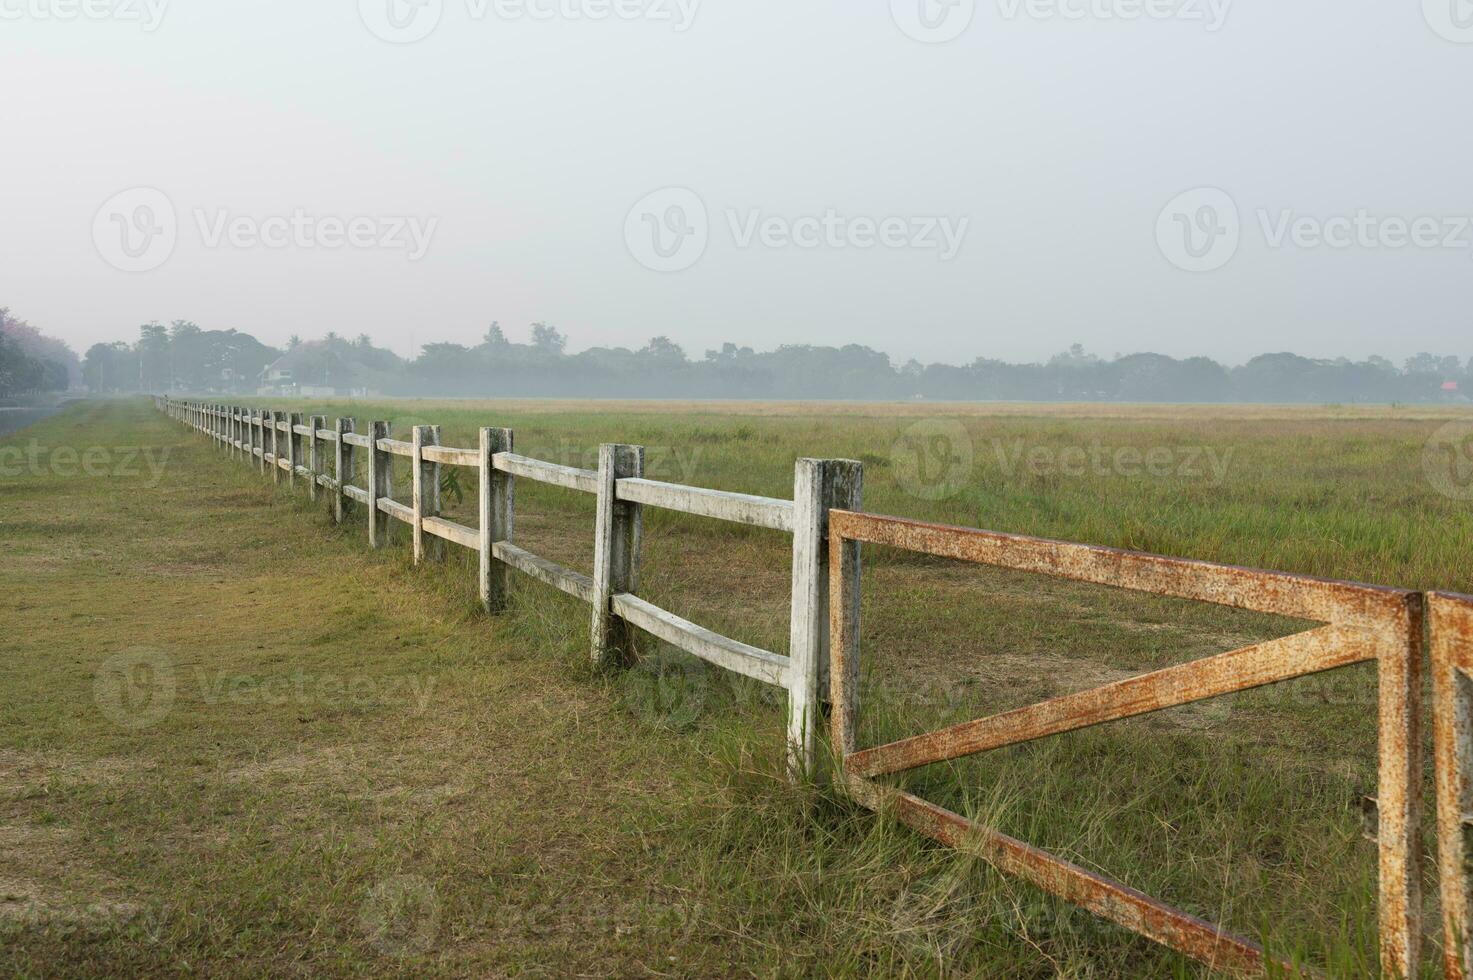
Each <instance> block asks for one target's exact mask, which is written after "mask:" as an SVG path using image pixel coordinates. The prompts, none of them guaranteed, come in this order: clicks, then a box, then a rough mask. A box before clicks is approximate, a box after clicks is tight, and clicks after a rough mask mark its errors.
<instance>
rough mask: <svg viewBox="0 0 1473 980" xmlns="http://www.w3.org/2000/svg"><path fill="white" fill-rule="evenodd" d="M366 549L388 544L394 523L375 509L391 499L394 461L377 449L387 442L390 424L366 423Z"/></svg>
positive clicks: (388, 454) (386, 453)
mask: <svg viewBox="0 0 1473 980" xmlns="http://www.w3.org/2000/svg"><path fill="white" fill-rule="evenodd" d="M368 438H369V448H368V545H369V547H370V548H381V547H383V546H384V545H386V544H388V543H389V534H390V531H389V529H390V527H392V526H393V522H394V519H393V518H392V517H390V516H389V515H388V514H385V513H384V512H383V511H381V510H379V509H378V502H379V501H380V500H381V499H383V498H384V497H392V496H393V495H394V466H393V463H394V457H393V455H392V454H390V453H389V451H388V450H387V449H380V448H379V447H378V441H379V440H380V439H387V438H389V423H387V422H370V423H368Z"/></svg>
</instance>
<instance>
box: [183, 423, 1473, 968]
mask: <svg viewBox="0 0 1473 980" xmlns="http://www.w3.org/2000/svg"><path fill="white" fill-rule="evenodd" d="M155 403H156V405H157V406H158V408H159V409H160V410H161V411H163V412H165V413H166V414H168V415H169V416H170V417H172V418H174V419H177V420H178V421H180V422H182V423H184V424H186V425H189V426H191V427H193V428H194V429H197V430H199V431H201V432H204V433H206V434H208V435H209V436H211V437H212V438H213V439H214V440H215V441H216V442H217V443H218V444H219V445H220V447H221V448H222V449H223V450H224V451H226V452H228V453H230V454H231V455H232V456H233V457H234V458H236V459H239V460H242V461H244V462H246V463H248V464H250V465H254V466H256V467H257V468H258V469H259V471H260V473H261V474H262V475H265V474H266V473H268V472H269V473H270V474H271V477H272V479H273V481H275V482H278V483H280V482H281V481H283V480H286V481H288V482H289V483H290V484H292V485H295V484H296V483H297V482H298V480H300V481H302V482H303V483H305V484H306V487H307V492H308V493H309V494H310V495H312V496H313V497H316V496H317V495H318V493H319V491H320V490H325V491H326V492H327V493H328V495H329V498H330V504H331V511H332V514H333V518H334V520H335V521H337V522H342V521H343V520H344V519H345V517H346V516H347V515H348V514H349V513H350V512H351V511H352V509H353V508H354V507H355V505H361V507H362V509H363V512H364V515H365V517H366V519H367V528H368V539H369V543H370V545H371V546H372V547H380V546H382V545H383V544H385V543H386V542H387V541H388V540H389V535H390V529H391V527H392V526H393V524H394V523H400V524H405V525H408V526H409V527H410V528H411V530H412V533H413V543H414V560H415V562H416V563H419V562H423V561H427V560H434V559H435V558H437V557H439V556H440V555H441V554H442V547H441V546H442V545H443V544H444V543H445V542H449V543H450V544H453V545H456V546H457V547H462V548H466V549H468V550H470V551H474V552H477V553H478V555H479V575H478V577H479V594H480V598H481V601H482V604H483V606H484V608H485V609H486V611H487V612H492V613H494V612H499V611H501V610H502V609H503V608H504V606H505V602H506V589H507V577H508V572H511V571H515V572H521V573H522V574H525V575H527V576H529V577H531V578H533V579H536V580H537V581H539V582H542V583H544V584H546V585H549V586H552V587H553V588H555V589H558V590H559V591H561V592H564V593H566V594H568V595H570V596H573V597H574V598H577V599H579V600H581V601H583V602H586V603H588V604H590V606H591V607H592V616H591V629H590V633H591V643H590V649H591V656H592V657H593V658H594V660H596V661H597V662H599V663H603V664H610V665H613V664H618V663H621V662H623V661H625V660H626V659H627V658H628V657H629V656H630V655H631V654H632V652H633V649H634V639H635V636H634V632H633V631H634V630H636V629H637V630H642V631H644V632H645V633H648V634H650V635H651V636H654V637H656V638H657V639H659V640H662V641H664V642H665V643H668V644H670V645H672V646H674V647H677V648H679V649H681V650H684V651H686V652H688V653H690V654H692V655H693V656H696V657H699V658H701V659H703V660H705V661H707V662H708V663H711V664H713V665H714V666H717V667H719V668H722V669H725V670H729V671H732V672H733V673H736V674H740V675H742V676H745V677H750V678H752V679H754V680H756V681H759V682H761V683H764V684H770V685H772V686H774V687H779V688H783V689H785V690H786V691H787V694H788V709H787V728H786V730H787V742H788V758H789V762H790V765H791V767H792V769H793V771H794V772H796V773H802V772H807V771H809V770H810V769H811V768H812V766H813V765H814V762H815V760H816V758H817V749H818V746H817V729H818V717H819V715H820V700H821V699H822V698H824V697H825V695H827V699H828V700H829V701H830V702H831V704H832V708H833V715H832V737H833V750H834V754H835V757H836V759H837V760H838V765H839V768H840V773H841V781H842V784H843V786H844V787H845V788H846V789H847V790H848V792H849V793H850V794H851V795H852V796H853V797H854V798H855V799H856V800H858V801H859V802H860V803H862V804H864V805H865V806H867V807H869V808H871V809H874V810H877V811H885V812H891V813H893V814H894V815H895V816H896V817H897V818H898V819H899V820H900V821H902V822H904V823H906V824H908V825H909V826H911V827H913V828H915V829H916V830H918V831H920V832H921V833H923V834H926V835H928V836H930V837H932V838H934V839H935V840H937V841H940V842H941V843H943V844H946V845H949V846H953V847H962V846H967V847H974V848H979V849H980V851H981V853H982V854H983V856H985V857H986V858H987V859H988V860H989V861H990V862H991V863H992V864H994V865H995V866H996V867H998V868H1000V869H1001V870H1003V871H1005V872H1008V873H1011V874H1013V875H1016V876H1018V877H1021V878H1023V879H1025V880H1027V881H1029V882H1031V883H1032V884H1034V885H1036V886H1037V887H1039V888H1041V889H1043V890H1044V891H1048V892H1051V893H1053V894H1055V895H1058V896H1060V897H1062V898H1064V899H1066V900H1068V901H1070V902H1073V903H1075V904H1077V905H1079V906H1081V907H1083V908H1085V909H1088V910H1089V911H1091V912H1093V913H1094V914H1095V915H1098V916H1100V917H1101V918H1104V919H1108V920H1110V921H1113V922H1115V923H1118V924H1119V925H1122V926H1124V927H1125V928H1127V929H1130V930H1133V931H1135V932H1137V933H1140V934H1141V935H1144V936H1147V937H1149V938H1151V939H1153V940H1155V941H1156V942H1159V943H1162V944H1163V945H1166V946H1169V947H1171V948H1173V949H1176V950H1179V951H1181V952H1183V953H1186V954H1187V955H1189V956H1192V957H1195V958H1196V959H1198V960H1201V961H1203V962H1205V963H1208V964H1210V965H1211V966H1212V967H1214V968H1216V969H1221V970H1226V971H1230V972H1237V973H1262V972H1264V971H1265V970H1266V969H1267V968H1269V967H1270V966H1272V965H1274V964H1271V963H1270V962H1269V961H1268V958H1267V956H1266V954H1265V952H1264V950H1263V949H1262V948H1261V947H1260V946H1259V945H1258V944H1256V943H1254V942H1253V941H1251V940H1249V939H1246V938H1243V937H1240V936H1236V935H1233V934H1232V933H1230V932H1227V931H1225V930H1223V929H1221V928H1220V927H1218V926H1216V925H1214V924H1212V923H1209V922H1206V921H1204V920H1202V919H1199V918H1196V917H1194V916H1191V915H1188V914H1186V913H1184V912H1181V911H1179V910H1177V909H1173V908H1171V907H1170V906H1167V905H1165V904H1163V903H1161V902H1159V901H1157V900H1155V899H1153V898H1151V897H1149V896H1147V895H1144V894H1142V893H1141V892H1139V891H1136V890H1134V889H1132V888H1129V887H1128V886H1126V885H1124V884H1121V883H1120V882H1117V881H1112V880H1111V879H1109V878H1107V877H1105V876H1103V875H1099V874H1096V873H1094V872H1091V871H1088V870H1086V869H1084V868H1081V867H1079V866H1078V865H1075V864H1073V863H1071V862H1069V861H1066V860H1064V859H1062V858H1059V857H1057V856H1054V855H1052V854H1049V853H1047V852H1045V851H1043V850H1040V849H1038V848H1036V847H1033V846H1032V845H1029V844H1027V843H1025V842H1023V841H1020V840H1016V839H1014V838H1012V837H1009V836H1007V835H1006V834H1003V833H1001V832H1000V831H998V830H996V829H994V828H990V827H986V826H983V825H981V824H979V823H978V822H976V821H972V820H968V819H967V818H965V817H963V816H961V815H960V814H957V813H953V812H951V811H949V810H947V809H945V808H943V807H940V806H937V805H936V804H934V803H930V802H927V801H926V800H924V799H921V798H920V797H918V796H916V795H914V794H912V793H908V792H905V791H902V790H900V789H898V788H896V787H893V786H890V785H887V784H886V783H884V782H881V780H884V779H886V778H888V777H891V776H894V775H895V774H898V773H902V772H906V771H909V770H911V769H914V768H917V767H919V766H925V765H930V764H932V763H938V762H945V761H949V760H955V759H960V758H963V757H965V756H969V755H974V754H977V753H981V752H987V751H991V750H994V749H999V748H1003V747H1006V746H1010V745H1017V744H1020V743H1023V742H1028V741H1032V740H1035V739H1040V738H1046V737H1049V736H1052V735H1057V734H1062V733H1065V732H1070V731H1076V730H1079V729H1082V728H1086V727H1089V726H1093V725H1099V724H1104V723H1107V722H1111V721H1119V720H1123V719H1127V718H1133V717H1138V716H1141V715H1144V714H1148V713H1151V712H1155V711H1160V710H1163V709H1166V708H1171V707H1176V706H1179V705H1184V704H1189V703H1192V702H1195V701H1199V700H1202V699H1205V698H1212V697H1217V696H1220V695H1223V694H1230V693H1233V692H1237V691H1242V690H1247V689H1250V688H1254V687H1259V686H1263V685H1267V684H1273V683H1277V682H1280V681H1284V680H1288V679H1291V678H1295V677H1300V676H1304V675H1306V674H1312V673H1317V672H1320V671H1325V670H1332V669H1334V668H1337V667H1342V666H1346V665H1349V664H1356V663H1362V662H1374V663H1375V664H1376V668H1377V681H1378V684H1377V689H1378V693H1377V698H1378V710H1377V726H1378V727H1377V734H1378V739H1377V741H1378V788H1377V797H1376V800H1375V801H1374V805H1375V808H1376V811H1377V821H1376V823H1377V828H1376V844H1377V848H1378V856H1379V865H1378V888H1379V906H1378V916H1379V940H1380V949H1379V955H1380V959H1381V969H1382V973H1383V975H1385V976H1388V977H1390V976H1403V977H1412V976H1415V975H1417V972H1418V969H1419V967H1420V956H1421V952H1420V937H1421V925H1420V920H1421V896H1420V872H1419V865H1420V858H1421V854H1420V848H1419V845H1418V836H1417V835H1418V829H1419V823H1420V819H1421V805H1422V787H1421V778H1420V776H1421V766H1422V745H1421V725H1422V708H1423V694H1422V670H1423V659H1424V654H1425V653H1426V650H1424V647H1426V648H1427V649H1430V652H1431V667H1432V706H1433V712H1434V713H1433V721H1434V726H1433V763H1434V778H1435V781H1436V793H1437V837H1438V863H1439V875H1438V880H1439V890H1440V892H1441V896H1442V915H1443V932H1444V950H1445V953H1444V969H1445V972H1446V975H1447V976H1450V977H1459V978H1462V977H1473V955H1470V950H1473V943H1470V941H1469V938H1470V937H1469V930H1470V929H1473V887H1470V882H1473V878H1470V875H1469V871H1470V867H1473V847H1470V844H1469V841H1470V836H1473V597H1470V596H1464V595H1453V594H1449V593H1430V594H1426V595H1424V594H1423V593H1419V592H1409V591H1405V590H1400V589H1388V588H1381V587H1377V586H1369V585H1357V584H1353V583H1348V582H1335V581H1329V580H1325V579H1317V578H1311V577H1307V576H1300V575H1291V574H1286V573H1280V572H1266V571H1258V570H1254V569H1246V568H1237V567H1233V566H1228V565H1219V564H1213V563H1209V562H1198V561H1188V560H1184V559H1178V558H1167V557H1162V556H1157V555H1148V554H1141V553H1137V552H1127V551H1120V550H1116V549H1111V548H1101V547H1095V546H1091V545H1083V544H1072V543H1067V542H1060V541H1049V540H1045V539H1040V538H1031V537H1025V536H1022V535H1014V534H1001V533H997V532H993V531H983V530H977V529H971V528H956V527H945V526H941V525H936V524H927V523H923V522H919V521H912V520H906V519H903V518H898V517H885V516H880V515H873V514H864V513H860V512H859V511H860V508H861V503H862V486H863V472H862V468H861V466H860V464H859V463H857V462H854V461H852V460H835V459H799V460H798V461H797V463H796V464H795V467H794V481H793V499H792V500H784V499H778V498H771V497H761V496H754V495H751V494H742V493H730V492H726V491H722V490H714V489H707V488H702V487H691V486H684V485H681V484H675V483H666V482H662V481H659V480H651V479H647V478H645V476H644V452H643V449H642V448H641V447H638V446H627V445H613V444H611V445H605V446H601V447H600V449H599V465H598V468H597V469H580V468H577V467H572V466H563V465H560V464H557V463H551V462H547V461H545V460H539V459H533V458H531V457H528V456H523V455H520V454H518V453H516V452H515V451H514V446H513V434H512V431H511V430H510V429H504V428H482V429H481V430H480V438H479V444H478V446H477V447H476V448H475V449H470V448H459V447H454V446H444V445H441V444H440V429H439V427H438V426H432V425H421V426H415V427H414V428H413V429H412V430H411V431H410V432H409V433H407V434H408V435H409V436H410V438H409V439H404V438H402V435H403V434H400V436H401V437H397V438H396V437H395V434H394V433H393V432H391V431H390V425H389V423H388V422H385V421H372V422H369V423H368V424H367V425H366V427H364V428H362V429H360V428H359V426H358V423H357V422H356V420H354V419H352V418H338V419H333V420H329V419H327V418H325V417H323V416H310V417H305V418H304V417H303V416H301V415H298V414H295V413H287V412H280V411H275V410H271V409H263V408H245V407H238V406H228V405H210V404H203V403H199V402H194V401H183V400H177V399H171V398H165V397H158V398H156V399H155ZM360 454H361V455H360ZM395 457H402V458H407V459H408V460H409V462H410V474H411V476H410V482H411V486H410V494H409V497H410V503H408V504H405V503H401V502H400V501H398V500H396V499H394V486H393V481H394V472H393V466H392V461H393V459H394V458H395ZM360 463H361V464H363V465H362V469H363V471H364V472H365V473H366V476H367V478H366V483H367V486H357V485H354V483H353V480H354V474H355V473H357V472H358V470H359V465H360ZM442 466H459V467H465V468H474V469H475V470H476V471H477V473H478V477H479V494H478V497H479V512H478V522H477V525H476V526H474V527H472V526H469V525H465V524H461V523H458V522H456V521H452V520H450V519H448V518H446V517H444V516H442V515H441V513H440V498H439V488H440V468H441V467H442ZM517 478H521V479H526V480H533V481H535V482H538V483H544V484H548V485H550V486H556V487H562V488H564V489H568V490H574V491H578V492H581V493H587V494H590V495H592V496H593V497H594V498H595V501H596V510H595V520H594V529H593V530H594V574H593V575H591V576H589V575H585V574H583V573H581V572H578V571H574V570H573V569H570V568H565V567H563V566H562V565H559V564H557V563H556V562H552V561H549V560H548V559H546V558H543V557H541V556H539V555H535V554H533V553H532V552H530V551H527V550H526V549H524V548H521V547H519V546H518V545H516V544H514V543H513V540H514V533H513V532H514V518H515V506H514V500H515V487H516V479H517ZM645 507H657V508H661V509H665V510H671V511H678V512H682V513H686V514H691V515H695V516H698V517H702V518H710V519H713V520H720V521H727V522H732V523H737V524H745V525H749V526H754V527H762V528H768V529H771V530H775V531H780V532H784V533H787V534H790V535H791V536H792V603H791V607H790V615H789V627H790V632H789V643H788V651H787V654H786V655H783V654H779V653H775V652H773V651H770V650H764V649H761V648H759V647H756V646H752V645H750V644H747V643H743V642H741V641H739V640H736V639H733V638H731V637H727V636H723V635H721V634H719V633H716V632H713V631H711V630H708V629H706V628H704V627H702V626H699V625H697V624H696V623H693V622H690V621H689V620H687V619H684V618H683V617H681V616H678V615H676V614H675V613H673V612H670V611H669V610H666V609H661V608H660V607H659V606H656V605H654V604H653V603H651V602H650V601H649V600H647V599H645V598H642V597H640V596H639V594H638V592H639V588H638V585H639V553H640V543H641V540H642V536H643V509H644V508H645ZM866 543H867V544H871V545H880V546H887V547H893V548H899V549H904V550H909V551H916V552H921V553H925V554H930V555H936V556H940V557H946V558H953V559H958V560H962V561H969V562H975V563H981V564H987V565H994V566H998V567H1003V568H1009V569H1015V570H1019V571H1024V572H1033V573H1038V574H1044V575H1050V576H1054V577H1058V578H1065V579H1072V580H1075V581H1080V582H1089V583H1094V584H1100V585H1109V586H1117V587H1121V588H1126V589H1133V590H1136V591H1141V592H1148V593H1153V594H1157V595H1165V596H1172V597H1176V598H1180V599H1192V600H1198V601H1203V602H1211V603H1216V604H1219V605H1225V606H1233V607H1237V608H1241V609H1249V610H1254V611H1257V612H1261V613H1268V614H1273V615H1279V616H1285V617H1290V618H1296V619H1301V620H1307V621H1312V622H1318V623H1320V624H1321V625H1320V626H1317V627H1314V628H1312V629H1309V630H1306V631H1304V632H1301V633H1297V634H1294V635H1292V636H1288V637H1284V638H1281V639H1277V640H1270V641H1267V642H1264V643H1257V644H1254V645H1252V646H1248V647H1244V648H1242V649H1239V650H1233V651H1229V652H1228V653H1223V654H1218V655H1216V656H1213V657H1206V658H1203V659H1200V660H1196V661H1192V662H1189V663H1185V664H1180V665H1176V666H1172V667H1167V668H1164V669H1162V670H1157V671H1152V672H1150V673H1146V674H1142V675H1139V676H1137V677H1131V678H1127V679H1125V680H1121V681H1116V682H1113V683H1110V684H1105V685H1102V686H1100V687H1096V688H1093V689H1090V690H1086V691H1080V692H1077V693H1074V694H1069V695H1065V696H1063V697H1058V698H1054V699H1052V700H1049V701H1043V702H1040V703H1038V704H1033V705H1029V706H1025V707H1021V708H1016V709H1013V710H1010V711H1004V712H1001V713H999V714H995V715H992V716H990V717H987V718H980V719H976V720H973V721H968V722H964V723H961V724H957V725H950V726H948V727H946V728H942V729H939V730H937V731H932V732H927V733H924V734H921V735H916V736H912V737H909V738H903V739H900V740H898V741H893V742H888V743H885V744H881V745H875V746H869V747H863V748H861V747H860V746H859V745H858V744H857V737H858V736H857V731H858V715H859V694H858V692H859V676H860V675H859V623H860V602H859V595H860V592H859V588H860V572H861V567H860V546H861V544H866ZM1277 965H1279V966H1282V967H1285V968H1289V969H1292V968H1290V967H1288V965H1287V964H1277Z"/></svg>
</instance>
